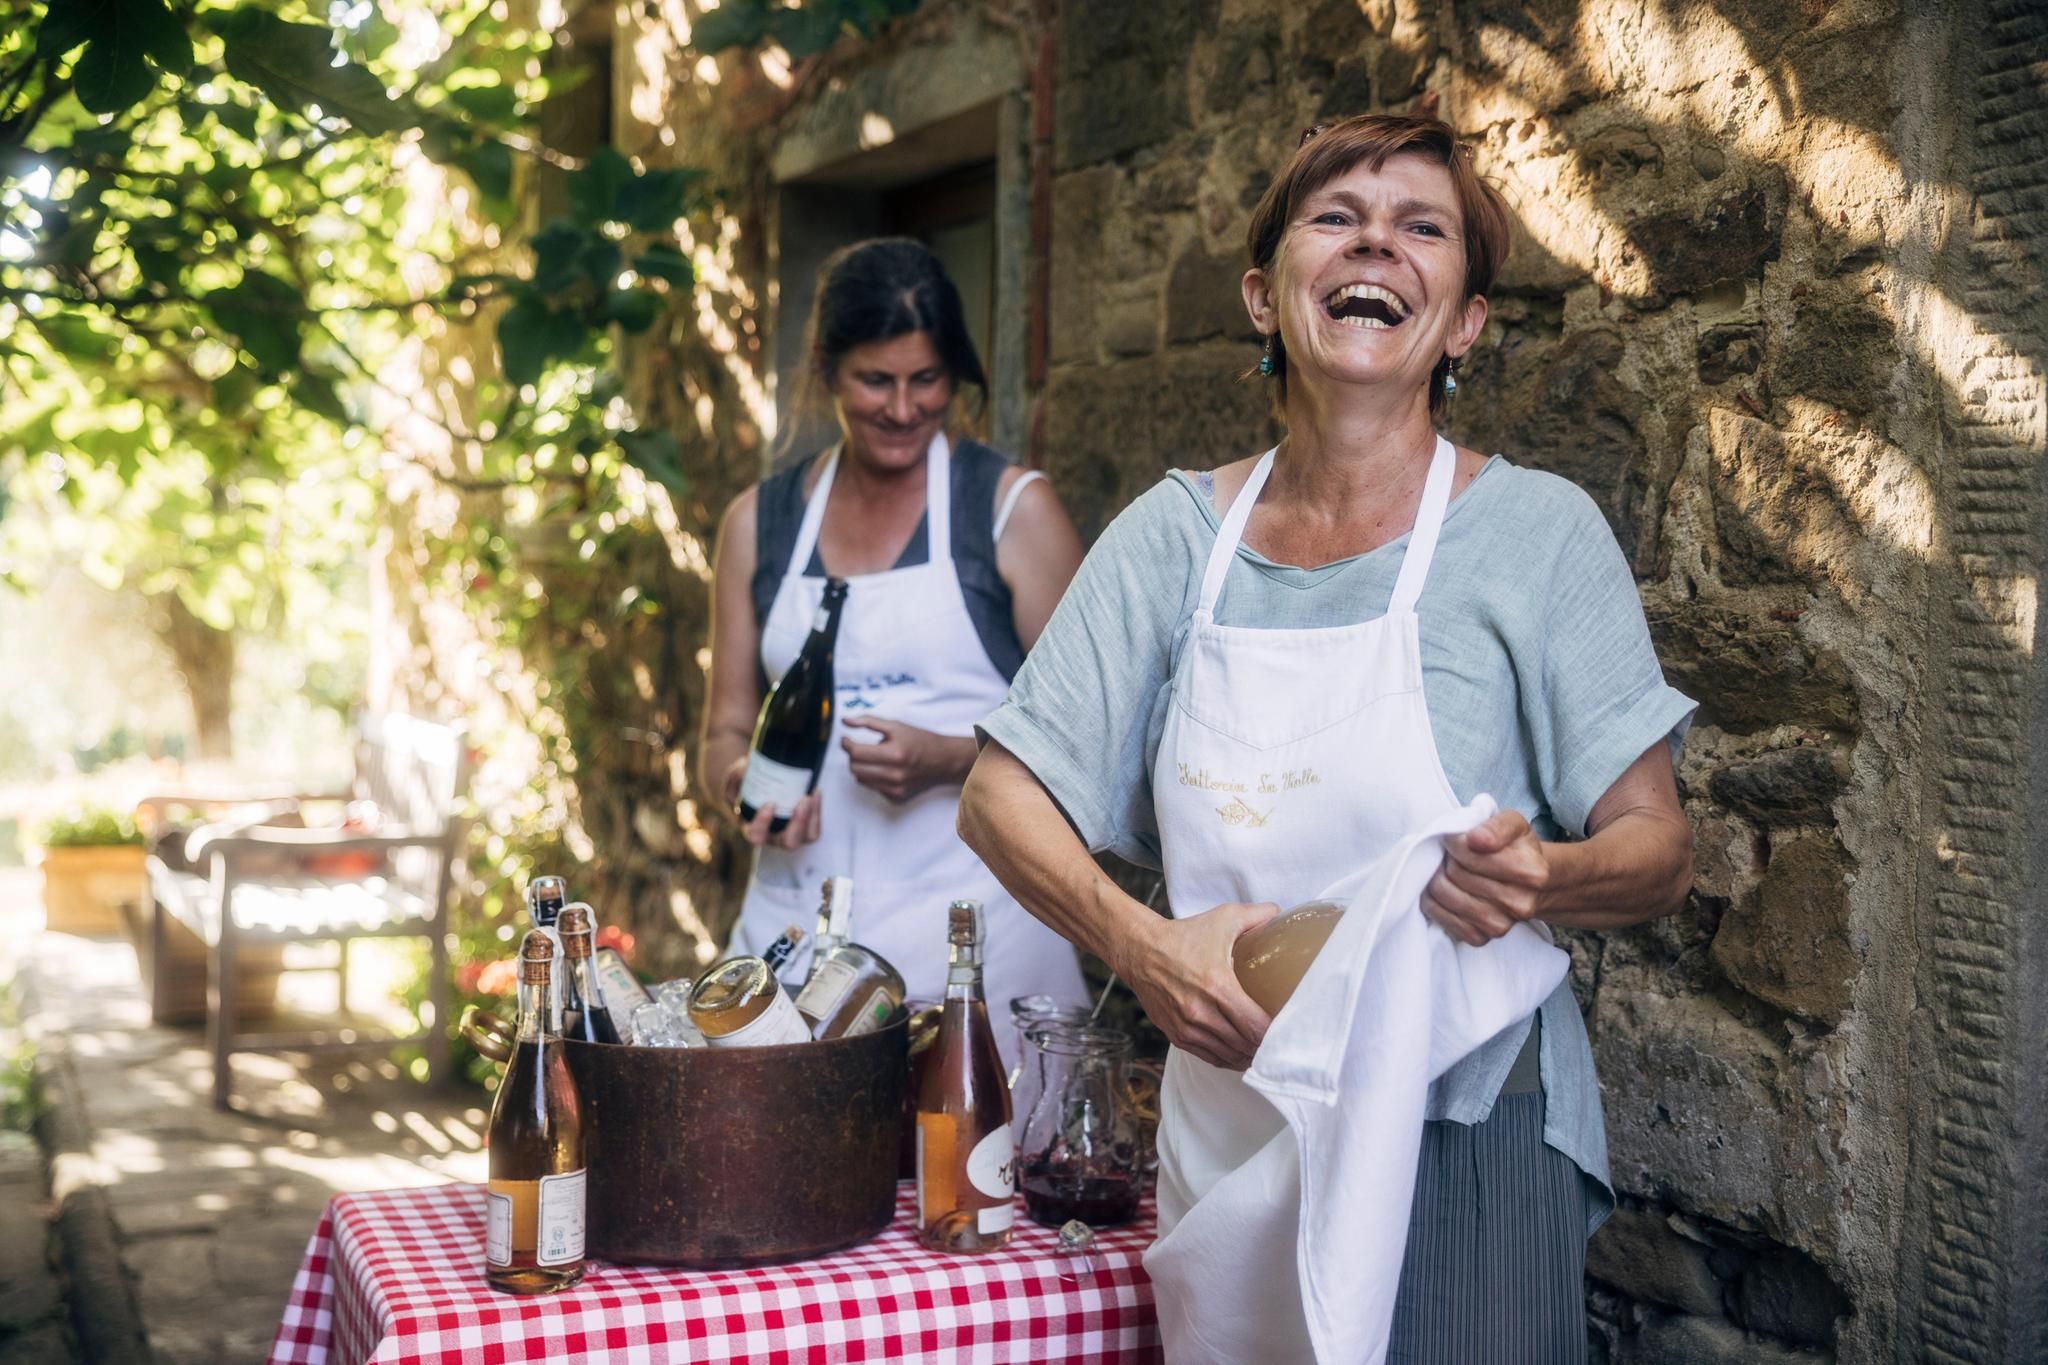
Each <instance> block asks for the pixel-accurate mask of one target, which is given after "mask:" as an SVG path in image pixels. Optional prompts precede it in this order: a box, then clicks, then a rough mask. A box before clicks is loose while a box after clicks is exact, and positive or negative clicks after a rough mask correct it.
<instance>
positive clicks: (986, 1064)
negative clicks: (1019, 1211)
mask: <svg viewBox="0 0 2048 1365" xmlns="http://www.w3.org/2000/svg"><path fill="white" fill-rule="evenodd" d="M946 938H947V941H948V942H949V943H950V944H951V945H952V962H951V965H950V966H949V967H948V968H947V970H946V1003H945V1008H944V1013H943V1014H942V1015H941V1016H940V1020H939V1040H938V1042H937V1043H936V1044H934V1046H933V1053H934V1055H933V1056H932V1057H931V1059H930V1060H929V1061H928V1062H927V1063H926V1065H925V1069H924V1073H923V1075H922V1077H921V1078H920V1080H919V1083H918V1094H917V1229H918V1233H917V1235H918V1240H919V1241H921V1242H923V1243H924V1244H925V1245H926V1246H928V1247H930V1248H932V1249H933V1250H935V1251H994V1250H996V1249H997V1248H999V1247H1002V1246H1005V1245H1007V1244H1008V1242H1009V1240H1010V1230H1011V1223H1012V1221H1013V1217H1014V1210H1013V1208H1012V1205H1011V1199H1012V1197H1013V1196H1014V1195H1015V1193H1016V1188H1017V1186H1016V1178H1017V1145H1016V1141H1015V1139H1014V1137H1013V1136H1012V1134H1011V1132H1010V1090H1009V1087H1008V1086H1007V1085H1005V1084H1004V1083H1003V1063H1002V1058H1001V1057H1000V1056H999V1055H998V1054H997V1052H996V1036H995V1033H994V1031H993V1030H991V1029H990V1027H989V1022H988V1006H987V1004H986V1003H984V1001H983V999H982V986H981V945H982V918H981V905H980V903H979V902H977V901H954V902H953V904H952V905H951V906H950V907H948V909H947V912H946Z"/></svg>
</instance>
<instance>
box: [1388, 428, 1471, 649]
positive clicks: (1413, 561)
mask: <svg viewBox="0 0 2048 1365" xmlns="http://www.w3.org/2000/svg"><path fill="white" fill-rule="evenodd" d="M1457 470H1458V452H1457V450H1456V448H1454V447H1453V446H1452V445H1451V443H1450V442H1449V441H1446V440H1445V439H1444V438H1443V437H1441V436H1439V437H1437V438H1436V454H1435V455H1433V456H1431V457H1430V461H1429V477H1428V478H1427V479H1425V480H1424V481H1423V484H1422V503H1421V505H1420V506H1418V507H1417V508H1416V509H1415V527H1414V529H1413V530H1411V531H1409V533H1408V552H1407V553H1406V554H1404V555H1402V556H1401V576H1400V577H1399V578H1398V579H1396V580H1394V596H1393V599H1392V600H1391V601H1389V602H1388V603H1387V614H1388V615H1389V616H1396V615H1400V614H1403V613H1406V612H1412V611H1414V610H1415V603H1416V601H1417V600H1418V599H1419V598H1421V596H1422V584H1423V580H1425V579H1427V578H1428V577H1429V562H1430V561H1431V560H1432V559H1434V558H1436V538H1437V532H1439V531H1441V530H1443V526H1444V508H1446V507H1447V506H1449V505H1450V501H1451V476H1452V475H1453V474H1455V473H1456V472H1457Z"/></svg>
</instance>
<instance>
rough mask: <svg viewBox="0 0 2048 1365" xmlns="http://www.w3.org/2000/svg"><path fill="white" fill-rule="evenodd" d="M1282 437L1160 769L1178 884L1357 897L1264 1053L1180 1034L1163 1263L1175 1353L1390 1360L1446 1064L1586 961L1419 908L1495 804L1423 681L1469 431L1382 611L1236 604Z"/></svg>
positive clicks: (1208, 895)
mask: <svg viewBox="0 0 2048 1365" xmlns="http://www.w3.org/2000/svg"><path fill="white" fill-rule="evenodd" d="M1273 459H1274V454H1273V452H1271V451H1269V452H1267V454H1266V456H1265V457H1264V458H1263V459H1261V460H1260V461H1259V463H1258V465H1257V466H1256V467H1255V468H1254V469H1253V471H1252V474H1251V477H1250V478H1249V479H1247V480H1246V482H1245V486H1244V488H1243V490H1242V491H1241V492H1239V494H1238V495H1237V498H1236V500H1235V501H1234V502H1233V503H1232V504H1231V507H1230V510H1229V512H1228V513H1227V514H1226V516H1225V517H1224V520H1223V525H1222V527H1221V529H1220V530H1219V531H1218V532H1217V537H1216V543H1215V547H1214V549H1213V550H1212V551H1211V553H1210V557H1209V563H1208V566H1207V569H1206V572H1205V573H1204V575H1203V580H1202V589H1201V594H1200V597H1199V598H1198V600H1197V605H1196V610H1195V616H1194V623H1193V627H1192V629H1191V630H1190V633H1189V637H1188V641H1187V645H1186V647H1185V652H1184V653H1183V655H1182V658H1181V661H1180V664H1179V667H1178V668H1177V669H1176V672H1175V676H1174V685H1173V706H1172V707H1171V709H1170V710H1169V712H1168V715H1167V720H1166V725H1165V729H1164V732H1163V733H1162V735H1161V739H1160V745H1159V755H1158V759H1157V762H1156V765H1155V768H1154V771H1153V799H1154V803H1155V809H1156V811H1157V815H1158V821H1159V834H1160V846H1161V851H1162V854H1163V857H1164V864H1165V870H1166V886H1167V895H1168V900H1169V903H1170V904H1171V905H1172V906H1173V907H1175V908H1176V909H1178V910H1183V911H1186V912H1189V913H1195V912H1199V911H1201V910H1206V909H1208V908H1209V907H1211V906H1213V905H1219V904H1222V903H1225V902H1232V901H1237V902H1249V901H1275V902H1278V903H1279V904H1281V905H1283V906H1285V905H1292V904H1296V903H1298V902H1301V901H1304V900H1309V899H1311V898H1316V897H1321V896H1335V897H1337V898H1341V899H1347V900H1349V901H1350V907H1349V908H1348V909H1347V911H1346V913H1345V915H1344V916H1343V918H1342V919H1341V920H1340V921H1339V923H1338V927H1337V929H1336V930H1335V931H1334V932H1333V933H1332V935H1331V938H1330V941H1329V943H1328V944H1327V945H1326V946H1325V948H1324V950H1323V951H1322V952H1321V953H1320V954H1319V955H1318V956H1317V958H1316V960H1315V963H1314V965H1313V966H1312V967H1311V969H1310V971H1309V972H1308V974H1307V975H1306V976H1305V977H1304V978H1303V981H1302V983H1301V985H1300V987H1299V988H1297V991H1296V993H1295V996H1294V998H1293V999H1292V1000H1290V1001H1289V1003H1288V1005H1287V1007H1286V1008H1285V1009H1283V1010H1282V1011H1281V1013H1280V1015H1279V1017H1278V1018H1276V1019H1275V1021H1274V1023H1273V1026H1272V1028H1271V1030H1270V1031H1269V1032H1268V1034H1267V1036H1266V1040H1265V1042H1264V1044H1262V1046H1261V1048H1260V1051H1259V1054H1258V1057H1257V1058H1256V1059H1255V1060H1254V1062H1253V1067H1252V1070H1251V1072H1250V1073H1247V1074H1239V1073H1237V1072H1232V1071H1224V1070H1221V1069H1218V1068H1216V1067H1212V1066H1210V1065H1208V1064H1207V1063H1205V1062H1202V1061H1200V1060H1198V1059H1196V1058H1194V1057H1192V1056H1190V1055H1188V1054H1187V1053H1184V1052H1182V1051H1180V1050H1178V1049H1175V1050H1174V1051H1172V1052H1171V1053H1170V1054H1169V1055H1168V1058H1167V1067H1166V1081H1165V1090H1164V1094H1163V1096H1162V1114H1161V1123H1160V1129H1159V1239H1158V1241H1157V1242H1155V1243H1154V1245H1153V1247H1152V1249H1151V1250H1150V1251H1148V1252H1147V1253H1146V1257H1145V1268H1146V1270H1147V1271H1148V1272H1149V1273H1150V1275H1151V1277H1152V1280H1153V1284H1154V1288H1155V1294H1156V1297H1157V1302H1158V1308H1159V1319H1160V1329H1161V1334H1162V1337H1163V1338H1164V1342H1165V1346H1166V1351H1167V1357H1168V1360H1169V1361H1171V1362H1174V1365H1179V1362H1183V1361H1217V1362H1235V1361H1246V1360H1259V1361H1276V1362H1277V1361H1288V1360H1304V1361H1305V1360H1319V1361H1323V1362H1330V1361H1347V1362H1348V1361H1377V1360H1380V1359H1382V1358H1383V1357H1384V1355H1385V1351H1386V1345H1387V1329H1388V1326H1389V1325H1390V1324H1391V1322H1392V1316H1393V1300H1394V1291H1395V1288H1396V1286H1397V1284H1398V1281H1399V1276H1400V1266H1401V1257H1402V1252H1403V1250H1404V1243H1405V1239H1406V1236H1407V1222H1408V1207H1409V1202H1410V1199H1411V1198H1412V1192H1413V1186H1414V1179H1415V1164H1416V1158H1417V1154H1418V1151H1419V1148H1420V1142H1421V1136H1422V1114H1423V1104H1424V1099H1425V1096H1426V1092H1427V1088H1428V1083H1429V1080H1430V1079H1433V1078H1434V1076H1435V1075H1437V1074H1440V1073H1441V1072H1442V1071H1443V1070H1444V1069H1446V1068H1448V1067H1449V1066H1450V1065H1451V1064H1452V1063H1454V1062H1456V1061H1457V1060H1458V1059H1459V1058H1460V1057H1462V1056H1464V1055H1465V1054H1466V1053H1468V1052H1470V1051H1471V1050H1472V1049H1473V1048H1474V1047H1476V1046H1478V1045H1479V1044H1480V1043H1483V1042H1484V1041H1486V1039H1487V1038H1489V1037H1492V1036H1493V1035H1494V1034H1495V1033H1498V1032H1499V1031H1500V1029H1502V1028H1505V1027H1507V1026H1508V1025H1510V1024H1512V1023H1514V1022H1515V1021H1516V1020H1517V1019H1520V1018H1524V1017H1527V1016H1528V1015H1529V1014H1532V1013H1534V1012H1535V1009H1536V1008H1537V1006H1538V1005H1540V1004H1541V1003H1542V1001H1543V1000H1544V999H1545V998H1546V997H1547V996H1548V995H1549V994H1550V992H1551V991H1552V990H1553V989H1555V987H1556V985H1557V983H1558V981H1559V980H1561V979H1562V977H1563V972H1564V968H1565V966H1566V964H1567V961H1568V959H1566V957H1565V954H1563V953H1562V952H1560V951H1558V950H1557V949H1556V948H1553V947H1551V946H1550V945H1549V943H1548V940H1547V939H1546V938H1545V937H1544V936H1543V935H1542V934H1540V933H1538V932H1537V931H1536V930H1534V929H1532V928H1529V927H1528V926H1522V927H1521V928H1518V929H1517V930H1515V931H1514V932H1513V933H1511V934H1509V935H1508V936H1507V937H1506V938H1503V939H1501V940H1499V941H1498V942H1496V943H1495V944H1492V945H1489V946H1488V947H1486V948H1483V949H1471V948H1463V946H1462V945H1457V944H1454V943H1453V941H1452V940H1451V939H1450V938H1449V937H1448V936H1447V935H1445V934H1444V933H1443V931H1442V930H1440V929H1437V928H1435V927H1434V926H1433V925H1429V924H1428V923H1427V921H1426V920H1425V919H1424V918H1423V916H1422V914H1421V910H1420V905H1419V901H1420V897H1421V894H1422V890H1423V888H1424V887H1425V886H1426V885H1427V884H1428V881H1429V878H1430V876H1431V875H1433V874H1434V872H1435V870H1436V868H1437V866H1438V865H1439V864H1440V862H1441V860H1442V846H1441V839H1442V837H1443V836H1444V835H1446V834H1448V833H1455V832H1460V831H1463V830H1465V829H1469V828H1471V827H1472V826H1474V825H1477V824H1479V823H1480V822H1482V821H1483V820H1485V819H1486V818H1487V816H1489V815H1490V814H1492V811H1493V803H1492V801H1491V799H1490V798H1487V797H1483V796H1482V797H1480V798H1478V799H1477V800H1476V801H1475V802H1474V803H1473V804H1472V805H1471V806H1470V807H1466V806H1464V805H1462V804H1461V803H1460V802H1459V801H1458V799H1457V797H1456V795H1455V794H1454V793H1453V792H1452V789H1451V785H1450V781H1449V779H1448V778H1447V777H1446V776H1445V775H1444V770H1443V765H1442V763H1441V762H1440V761H1439V759H1438V756H1437V750H1436V742H1435V739H1434V738H1433V736H1432V734H1431V731H1430V722H1429V712H1428V709H1427V707H1426V706H1425V705H1424V702H1423V692H1422V654H1421V644H1420V639H1419V635H1418V631H1417V622H1416V615H1415V604H1416V601H1417V599H1418V598H1419V597H1420V595H1421V592H1422V586H1423V583H1424V580H1425V579H1426V577H1427V575H1428V572H1429V565H1430V560H1431V558H1432V557H1433V555H1434V554H1435V550H1436V542H1437V533H1438V531H1439V530H1440V529H1441V526H1442V523H1443V517H1444V509H1445V507H1446V506H1447V504H1448V503H1449V501H1450V490H1451V481H1452V475H1453V473H1454V471H1455V468H1456V455H1455V452H1454V451H1453V450H1452V448H1451V445H1450V443H1449V442H1447V441H1445V440H1443V439H1442V438H1439V439H1438V441H1437V446H1436V453H1435V456H1434V457H1433V459H1432V461H1431V463H1430V469H1429V475H1428V478H1427V480H1426V481H1425V483H1424V487H1423V493H1422V499H1421V504H1420V506H1419V507H1418V509H1417V511H1416V516H1415V526H1414V529H1413V531H1412V532H1411V533H1410V535H1409V542H1408V548H1407V551H1406V553H1405V555H1404V557H1403V559H1402V562H1401V572H1400V577H1399V578H1398V580H1397V581H1396V584H1395V587H1394V593H1393V597H1392V600H1391V601H1390V602H1389V604H1388V608H1387V613H1386V615H1384V616H1382V617H1379V618H1378V619H1376V620H1372V621H1366V622H1363V623H1361V624H1358V625H1353V626H1337V627H1322V628H1315V629H1299V630H1262V629H1255V628H1245V627H1234V626H1219V625H1217V624H1216V622H1215V607H1216V602H1217V599H1218V597H1219V595H1220V594H1221V592H1222V589H1223V581H1224V576H1225V574H1226V573H1227V572H1228V570H1229V568H1230V564H1231V561H1232V560H1233V559H1234V558H1235V556H1236V553H1237V547H1238V544H1239V542H1240V541H1241V540H1242V538H1243V535H1244V528H1245V524H1246V522H1247V521H1248V520H1249V518H1250V516H1251V510H1252V508H1253V506H1254V505H1255V504H1256V502H1257V500H1258V496H1259V492H1260V490H1261V489H1262V488H1263V487H1264V485H1265V482H1266V478H1267V476H1268V475H1269V474H1270V473H1271V472H1272V467H1273ZM1276 1105H1277V1107H1276Z"/></svg>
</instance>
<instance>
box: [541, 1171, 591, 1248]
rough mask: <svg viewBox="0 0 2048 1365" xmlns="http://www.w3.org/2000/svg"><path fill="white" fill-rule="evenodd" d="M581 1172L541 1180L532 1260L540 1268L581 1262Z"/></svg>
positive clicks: (582, 1177) (582, 1180)
mask: <svg viewBox="0 0 2048 1365" xmlns="http://www.w3.org/2000/svg"><path fill="white" fill-rule="evenodd" d="M583 1191H584V1172H582V1171H568V1172H565V1173H563V1174H561V1175H544V1176H542V1177H541V1178H540V1228H539V1237H538V1244H537V1245H536V1246H535V1247H534V1251H533V1259H534V1260H535V1261H537V1262H538V1263H539V1264H541V1265H569V1264H573V1263H574V1262H576V1261H580V1260H582V1259H583Z"/></svg>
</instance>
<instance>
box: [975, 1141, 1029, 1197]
mask: <svg viewBox="0 0 2048 1365" xmlns="http://www.w3.org/2000/svg"><path fill="white" fill-rule="evenodd" d="M1016 1163H1017V1137H1016V1134H1014V1133H1012V1132H1011V1131H1010V1125H1009V1124H1007V1123H1006V1124H1004V1125H1002V1126H1001V1127H1000V1128H997V1129H995V1130H994V1131H992V1132H991V1133H990V1134H989V1135H988V1136H987V1137H985V1138H983V1139H982V1140H981V1141H979V1142H977V1143H975V1144H974V1150H973V1151H971V1152H969V1153H968V1154H967V1179H968V1181H969V1182H970V1183H972V1184H973V1186H974V1188H975V1189H977V1190H980V1191H981V1192H982V1193H983V1194H985V1195H987V1196H988V1197H989V1198H991V1199H1008V1198H1010V1196H1012V1195H1014V1194H1015V1193H1016V1192H1017V1184H1016V1174H1017V1172H1016Z"/></svg>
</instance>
